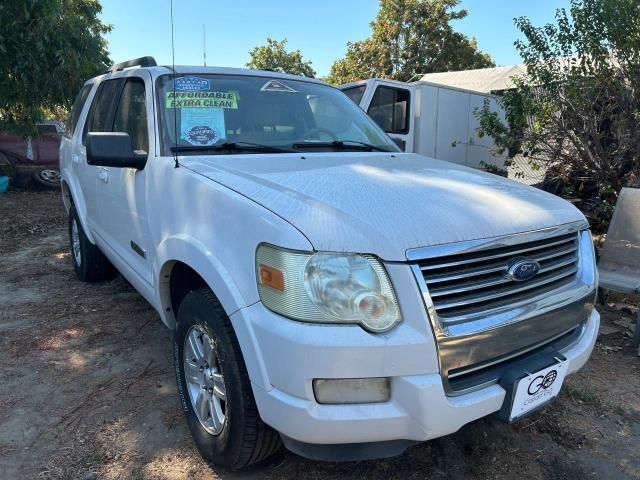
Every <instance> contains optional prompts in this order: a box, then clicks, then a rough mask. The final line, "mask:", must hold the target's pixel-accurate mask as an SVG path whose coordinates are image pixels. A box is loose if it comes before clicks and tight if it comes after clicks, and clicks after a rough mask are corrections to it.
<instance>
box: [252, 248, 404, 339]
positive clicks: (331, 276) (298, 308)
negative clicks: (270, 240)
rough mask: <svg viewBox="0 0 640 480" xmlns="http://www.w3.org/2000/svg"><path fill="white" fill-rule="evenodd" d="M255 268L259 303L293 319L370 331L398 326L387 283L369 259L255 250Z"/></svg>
mask: <svg viewBox="0 0 640 480" xmlns="http://www.w3.org/2000/svg"><path fill="white" fill-rule="evenodd" d="M256 269H257V273H258V291H259V293H260V299H261V300H262V303H263V304H264V305H265V306H266V307H267V308H269V309H270V310H273V311H274V312H276V313H279V314H281V315H284V316H286V317H289V318H292V319H294V320H300V321H304V322H317V323H358V324H360V325H362V326H363V327H364V328H366V329H367V330H370V331H372V332H383V331H385V330H389V329H390V328H391V327H393V326H394V325H395V324H396V323H398V322H399V321H400V309H399V308H398V302H397V300H396V296H395V294H394V292H393V288H392V287H391V282H390V281H389V278H388V277H387V273H386V271H385V269H384V267H383V266H382V265H381V264H380V262H379V261H378V260H377V259H376V258H375V257H373V256H371V255H358V254H351V253H322V252H321V253H315V254H310V253H304V252H293V251H286V250H280V249H278V248H275V247H272V246H269V245H261V246H260V247H259V248H258V252H257V254H256Z"/></svg>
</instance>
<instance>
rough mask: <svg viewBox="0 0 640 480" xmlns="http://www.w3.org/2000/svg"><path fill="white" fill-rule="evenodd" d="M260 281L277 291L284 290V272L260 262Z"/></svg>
mask: <svg viewBox="0 0 640 480" xmlns="http://www.w3.org/2000/svg"><path fill="white" fill-rule="evenodd" d="M259 271H260V283H261V284H262V285H266V286H267V287H271V288H273V289H274V290H278V291H279V292H284V273H282V272H281V271H280V270H278V269H277V268H273V267H270V266H269V265H264V264H262V263H261V264H260V266H259Z"/></svg>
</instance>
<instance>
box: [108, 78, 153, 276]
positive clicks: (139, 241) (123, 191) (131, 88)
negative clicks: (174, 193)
mask: <svg viewBox="0 0 640 480" xmlns="http://www.w3.org/2000/svg"><path fill="white" fill-rule="evenodd" d="M152 103H153V102H152V99H151V77H150V76H149V75H148V74H147V73H146V72H142V73H139V74H135V75H133V74H132V75H130V76H129V77H128V78H126V80H125V81H124V83H123V86H122V90H121V91H120V93H119V100H118V101H117V104H116V106H115V108H114V111H113V119H112V124H111V131H112V132H125V133H128V134H129V136H130V138H131V144H132V146H133V149H134V150H139V151H144V152H147V153H149V132H150V131H152V128H153V122H152V120H153V109H152V107H151V105H152ZM96 176H97V185H96V194H97V203H98V223H99V235H100V236H101V237H102V238H103V240H104V241H105V243H106V244H107V245H108V247H109V248H111V249H112V250H113V251H114V253H115V254H116V255H118V256H119V257H120V258H121V259H122V260H124V261H125V262H126V263H127V264H128V265H129V266H130V267H131V268H132V270H133V271H134V272H135V273H136V274H137V275H139V276H140V277H141V278H142V279H143V280H145V281H146V282H147V283H149V284H151V283H152V265H153V248H151V243H150V234H149V227H148V222H147V195H146V193H147V178H148V177H147V171H146V169H143V170H136V169H134V168H115V167H98V171H97V175H96Z"/></svg>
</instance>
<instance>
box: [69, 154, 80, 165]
mask: <svg viewBox="0 0 640 480" xmlns="http://www.w3.org/2000/svg"><path fill="white" fill-rule="evenodd" d="M71 161H72V162H73V163H80V155H78V154H77V153H74V154H73V155H71Z"/></svg>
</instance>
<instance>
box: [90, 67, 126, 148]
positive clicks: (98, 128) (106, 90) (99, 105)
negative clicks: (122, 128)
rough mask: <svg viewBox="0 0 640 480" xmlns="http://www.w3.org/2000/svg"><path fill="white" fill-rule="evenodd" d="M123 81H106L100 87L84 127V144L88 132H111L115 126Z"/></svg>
mask: <svg viewBox="0 0 640 480" xmlns="http://www.w3.org/2000/svg"><path fill="white" fill-rule="evenodd" d="M122 83H123V82H122V80H120V79H117V80H106V81H104V82H102V83H101V84H100V85H99V86H98V91H97V92H96V95H95V98H94V100H93V104H92V105H91V111H90V112H89V118H88V119H87V121H86V123H85V125H84V131H83V134H82V143H83V144H84V143H85V142H86V138H87V133H88V132H110V131H111V127H112V126H113V111H114V109H115V105H116V102H117V101H118V96H119V93H120V90H121V88H122Z"/></svg>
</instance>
